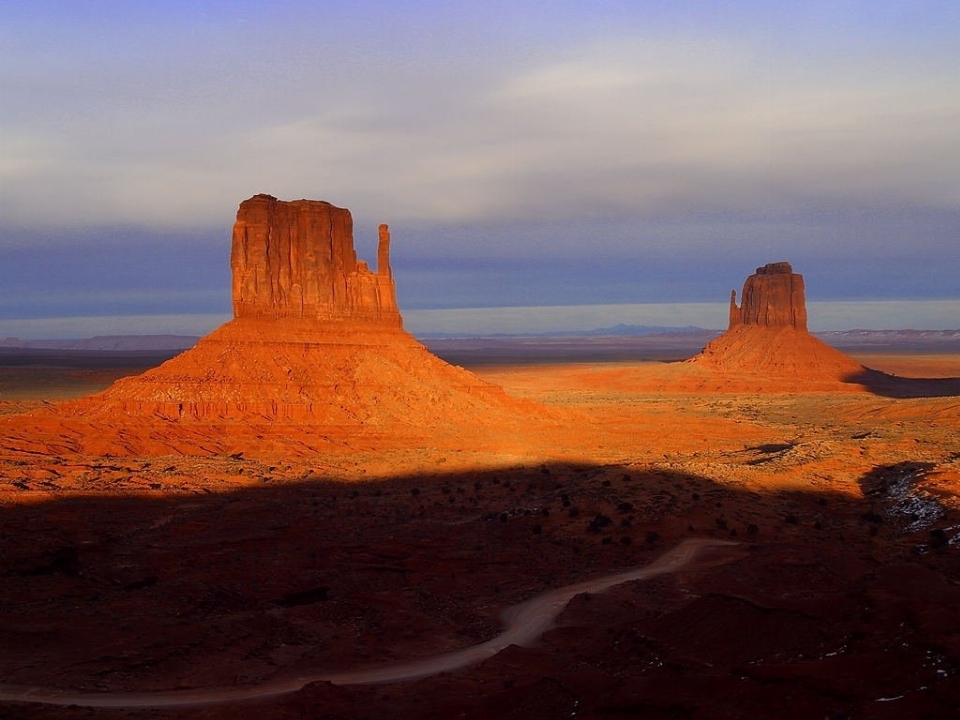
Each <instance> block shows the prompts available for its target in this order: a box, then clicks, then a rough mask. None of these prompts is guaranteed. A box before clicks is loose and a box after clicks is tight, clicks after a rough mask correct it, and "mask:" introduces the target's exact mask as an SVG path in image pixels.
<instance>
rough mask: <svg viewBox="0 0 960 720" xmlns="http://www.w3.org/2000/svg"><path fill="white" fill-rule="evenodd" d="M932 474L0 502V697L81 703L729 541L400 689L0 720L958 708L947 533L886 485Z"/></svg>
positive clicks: (437, 630)
mask: <svg viewBox="0 0 960 720" xmlns="http://www.w3.org/2000/svg"><path fill="white" fill-rule="evenodd" d="M767 449H768V450H769V451H770V452H777V451H780V450H782V448H781V447H780V446H777V447H769V448H767ZM928 470H929V468H928V467H926V466H921V465H919V464H909V467H908V465H907V464H904V465H902V466H901V465H898V466H884V467H881V468H876V469H875V470H874V471H873V472H872V473H871V474H868V476H865V477H864V478H863V480H862V483H863V487H864V490H865V492H867V495H866V498H865V499H864V500H858V499H855V498H853V497H852V496H850V495H845V494H838V493H822V492H821V493H817V492H809V493H805V492H776V491H771V492H768V493H764V494H755V493H746V492H741V491H739V490H736V489H731V488H730V487H724V486H720V485H718V484H716V483H714V482H711V481H710V480H709V479H707V478H704V477H699V476H696V475H689V474H681V473H674V472H668V471H660V470H659V469H657V468H655V467H653V468H651V467H644V468H636V467H625V466H597V465H568V464H556V465H543V466H537V467H512V468H502V469H497V470H484V471H477V472H458V473H448V474H432V475H429V476H427V475H419V476H405V477H396V478H383V479H377V480H371V481H367V482H353V483H346V482H338V481H332V480H325V479H323V478H319V477H314V478H309V479H306V480H304V481H302V482H297V483H287V484H277V483H275V482H273V481H272V480H271V479H270V478H269V477H263V478H259V479H257V478H253V479H252V480H253V481H254V482H257V483H258V484H257V485H256V486H252V487H247V488H244V489H241V490H234V491H230V492H225V493H203V492H199V493H197V492H193V493H184V494H180V495H171V494H162V493H159V492H157V493H141V494H138V495H135V496H134V495H109V494H102V495H86V496H82V497H78V496H74V497H64V498H57V499H51V500H43V501H40V502H35V503H25V504H20V505H14V506H11V505H7V506H5V507H3V508H2V509H0V648H2V652H0V683H5V684H17V685H44V686H60V687H70V688H84V689H86V690H91V691H98V690H99V691H109V690H132V689H142V690H152V689H168V688H172V687H217V686H232V685H238V684H239V685H245V684H256V683H258V682H260V681H263V680H265V679H267V678H274V677H279V676H294V675H296V674H298V673H303V672H307V671H317V670H324V669H346V668H349V667H358V666H363V665H374V664H382V663H389V662H394V661H397V660H403V659H409V658H413V657H424V656H428V655H432V654H436V653H438V652H443V651H445V650H449V649H453V648H458V647H464V646H467V645H471V644H474V643H477V642H480V641H482V640H484V639H487V638H489V637H492V636H493V635H495V634H496V633H497V631H498V627H499V612H500V610H501V609H502V608H504V607H507V606H509V605H512V604H514V603H517V602H519V601H522V600H524V599H526V598H528V597H531V596H533V595H536V594H538V593H540V592H543V591H544V590H546V589H549V588H552V587H560V586H564V585H568V584H571V583H575V582H578V581H580V580H584V579H587V578H591V577H596V576H599V575H603V574H606V573H608V572H611V571H614V570H620V569H625V568H628V567H632V566H636V565H640V564H644V563H646V562H649V561H650V560H652V559H654V558H655V557H657V556H658V555H659V554H661V553H663V552H664V551H666V550H667V549H669V548H670V547H672V546H673V545H674V544H676V543H677V542H679V541H680V540H681V539H682V538H684V537H690V536H714V537H722V538H725V539H733V540H737V541H741V542H742V543H743V545H742V547H743V557H742V558H741V559H740V560H738V561H737V562H735V563H734V564H729V565H724V566H717V567H710V566H709V563H707V565H706V566H703V567H701V568H699V569H697V570H695V571H689V572H687V571H685V572H682V573H678V574H675V575H669V576H663V577H660V578H656V579H654V580H650V581H647V582H641V583H631V584H628V585H625V586H621V587H619V588H616V589H614V590H611V591H609V592H607V593H604V594H603V595H586V596H579V597H578V598H576V599H575V600H574V601H573V602H572V603H571V605H570V606H569V607H568V608H567V610H566V611H564V613H563V614H562V615H561V617H560V620H559V622H558V627H556V628H555V629H553V630H550V631H548V632H547V634H546V635H545V636H544V638H543V640H542V642H541V643H540V644H539V645H537V646H536V647H531V648H518V647H511V648H509V649H508V650H506V651H504V652H502V653H501V654H499V655H497V656H496V657H494V658H492V659H490V660H488V661H486V662H484V663H482V664H480V665H478V666H475V667H473V668H467V669H464V670H461V671H457V672H454V673H449V674H444V675H441V676H437V677H432V678H427V679H424V680H421V681H416V682H408V683H398V684H394V685H383V686H370V687H334V686H330V685H327V684H314V685H311V686H308V687H307V688H305V689H304V690H302V691H300V692H299V693H296V694H293V695H289V696H283V697H278V698H273V699H270V700H262V701H254V702H247V703H238V704H232V705H225V706H211V707H202V708H186V709H176V710H143V711H123V710H102V709H100V710H96V711H93V710H90V711H85V710H82V709H77V708H55V707H46V706H40V705H26V704H18V703H8V704H7V705H6V706H4V707H2V708H0V710H2V714H3V716H4V717H9V718H24V719H26V718H57V719H59V718H73V717H92V716H94V714H95V716H96V717H103V718H108V719H109V718H167V717H181V718H196V719H198V720H199V719H200V718H205V719H212V718H246V717H250V718H262V717H270V718H280V719H284V718H300V717H318V716H323V717H330V718H361V717H404V718H448V717H466V718H475V719H480V718H489V717H498V718H504V719H506V718H531V717H537V718H569V717H573V716H575V717H578V718H606V717H644V718H668V717H669V718H698V719H700V718H728V717H762V716H776V717H779V718H810V717H816V718H821V717H824V716H830V713H837V714H835V715H834V716H835V717H868V716H872V717H875V718H878V720H883V719H884V718H894V717H896V718H902V717H916V718H924V717H930V718H934V717H937V718H939V717H947V716H948V715H949V714H950V712H952V710H953V709H955V707H956V704H957V702H958V701H960V689H958V687H960V684H958V683H957V678H958V673H960V616H958V615H957V613H956V608H957V606H958V604H960V587H958V585H957V582H958V580H960V562H958V560H957V557H958V556H957V553H958V548H957V546H956V540H955V539H953V538H952V537H951V533H953V532H954V531H955V530H951V529H950V528H952V527H953V526H955V525H956V524H957V522H958V518H956V517H952V516H951V515H950V514H949V513H948V512H946V511H945V512H944V513H943V514H941V515H940V516H939V517H938V518H936V519H935V520H933V521H932V524H930V525H928V526H925V527H922V528H919V529H916V530H913V531H909V532H908V531H906V530H905V528H904V527H903V526H902V525H901V524H899V523H898V522H896V521H895V519H893V518H892V516H891V515H890V514H889V513H890V509H889V507H888V505H889V502H888V501H889V492H888V491H889V488H890V486H891V484H892V483H895V482H897V481H899V479H900V478H901V477H902V476H909V477H910V478H912V479H916V478H917V477H919V476H920V474H922V473H924V472H926V471H928ZM884 479H886V485H885V486H884V485H883V482H884ZM880 488H885V489H882V490H881V489H880ZM937 531H939V532H941V533H943V535H942V536H937V535H935V533H936V532H937ZM942 537H946V541H944V542H941V541H940V539H941V538H942Z"/></svg>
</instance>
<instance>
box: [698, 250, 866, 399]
mask: <svg viewBox="0 0 960 720" xmlns="http://www.w3.org/2000/svg"><path fill="white" fill-rule="evenodd" d="M740 298H741V302H740V305H739V306H738V305H737V302H736V300H737V293H736V290H734V291H733V292H732V293H731V297H730V325H729V327H728V329H727V331H726V332H725V333H724V334H723V335H721V336H720V337H718V338H717V339H716V340H713V341H712V342H710V343H709V344H708V345H707V346H706V347H705V348H704V349H703V351H702V352H701V353H700V354H699V355H697V356H696V357H694V358H691V359H690V360H688V361H687V362H688V363H691V364H692V365H694V366H696V367H699V368H704V369H708V370H712V371H715V372H719V373H722V374H724V375H729V376H738V377H741V378H774V379H776V378H779V379H789V380H791V381H813V382H823V381H827V382H841V383H842V382H850V381H852V379H853V378H856V377H859V376H861V375H862V374H863V373H864V372H865V368H864V367H863V366H862V365H861V364H860V363H858V362H857V361H856V360H854V359H853V358H851V357H850V356H849V355H846V354H844V353H842V352H840V351H839V350H837V349H835V348H832V347H830V346H829V345H827V344H826V343H824V342H822V341H820V340H818V339H817V338H815V337H814V336H813V335H811V334H810V333H809V332H808V331H807V308H806V298H805V297H804V284H803V276H802V275H800V274H798V273H795V272H793V268H792V267H791V266H790V263H788V262H775V263H768V264H767V265H764V266H763V267H758V268H757V271H756V272H755V273H754V274H753V275H751V276H750V277H748V278H747V279H746V281H745V282H744V284H743V291H742V292H741V294H740Z"/></svg>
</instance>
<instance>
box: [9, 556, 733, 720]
mask: <svg viewBox="0 0 960 720" xmlns="http://www.w3.org/2000/svg"><path fill="white" fill-rule="evenodd" d="M734 545H737V543H734V542H729V541H724V540H713V539H707V538H697V539H688V540H684V541H683V542H682V543H680V544H679V545H678V546H677V547H676V548H674V549H673V550H670V551H669V552H667V553H666V554H664V555H663V556H661V557H660V558H659V559H657V560H656V561H655V562H653V563H651V564H650V565H646V566H644V567H641V568H637V569H635V570H629V571H627V572H623V573H618V574H615V575H607V576H605V577H600V578H596V579H594V580H588V581H586V582H582V583H577V584H576V585H568V586H566V587H562V588H558V589H556V590H550V591H548V592H545V593H543V594H542V595H538V596H537V597H535V598H533V599H531V600H528V601H527V602H524V603H521V604H519V605H514V606H513V607H510V608H508V609H507V610H506V611H505V612H504V615H503V619H504V622H505V625H506V627H505V629H504V631H503V632H502V633H501V634H500V635H498V636H497V637H495V638H493V639H491V640H487V641H486V642H484V643H480V644H479V645H473V646H471V647H468V648H464V649H463V650H457V651H455V652H451V653H446V654H444V655H436V656H434V657H428V658H423V659H421V660H413V661H410V662H403V663H398V664H395V665H383V666H380V667H372V668H366V669H359V670H351V671H348V672H343V673H328V674H317V675H305V676H301V677H297V678H291V679H287V680H275V681H271V682H267V683H263V684H262V685H254V686H250V687H221V688H206V689H194V690H164V691H154V692H106V693H91V692H81V691H75V690H59V689H56V688H45V687H29V686H23V685H4V684H0V702H27V703H42V704H48V705H77V706H80V707H91V708H93V707H112V708H146V707H175V706H186V705H212V704H218V703H228V702H236V701H240V700H252V699H263V698H269V697H275V696H277V695H286V694H288V693H294V692H297V691H298V690H300V689H301V688H303V687H304V686H305V685H308V684H310V683H314V682H328V683H332V684H334V685H372V684H378V683H391V682H400V681H403V680H415V679H417V678H423V677H427V676H429V675H436V674H438V673H442V672H447V671H449V670H456V669H458V668H463V667H467V666H468V665H473V664H476V663H479V662H482V661H483V660H486V659H487V658H489V657H492V656H494V655H496V654H497V653H498V652H500V651H501V650H503V649H504V648H507V647H509V646H510V645H526V644H529V643H531V642H533V641H534V640H536V639H537V638H539V637H540V636H541V635H542V634H543V632H544V631H545V630H546V629H547V628H548V627H549V626H550V624H551V623H552V622H553V621H554V620H555V619H556V617H557V616H558V615H559V614H560V613H561V612H562V611H563V609H564V608H565V607H566V606H567V603H569V602H570V601H571V600H572V599H573V598H574V597H576V596H577V595H579V594H580V593H585V592H592V593H596V592H602V591H604V590H607V589H608V588H611V587H613V586H614V585H619V584H621V583H625V582H630V581H632V580H646V579H649V578H652V577H656V576H657V575H664V574H666V573H671V572H675V571H677V570H680V569H681V568H684V567H687V566H690V565H691V564H692V563H693V561H694V560H696V559H698V556H701V557H702V554H703V553H702V551H703V550H705V549H709V548H714V549H716V548H720V547H730V546H734ZM734 557H735V555H734V554H729V553H727V554H724V555H723V556H720V557H714V558H713V559H712V561H711V562H710V563H709V564H718V563H719V562H726V561H729V560H731V559H734Z"/></svg>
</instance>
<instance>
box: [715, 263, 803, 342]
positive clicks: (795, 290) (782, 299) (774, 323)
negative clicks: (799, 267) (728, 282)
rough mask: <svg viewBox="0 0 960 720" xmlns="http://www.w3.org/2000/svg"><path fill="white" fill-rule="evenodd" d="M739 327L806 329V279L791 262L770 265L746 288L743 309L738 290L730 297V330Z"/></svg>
mask: <svg viewBox="0 0 960 720" xmlns="http://www.w3.org/2000/svg"><path fill="white" fill-rule="evenodd" d="M737 325H758V326H760V327H770V328H775V327H792V328H795V329H797V330H806V329H807V307H806V299H805V297H804V292H803V275H799V274H797V273H795V272H793V268H792V267H790V263H788V262H776V263H768V264H767V265H764V266H763V267H759V268H757V271H756V273H754V274H753V275H751V276H750V277H748V278H747V280H746V282H744V284H743V293H742V294H741V298H740V306H739V307H738V306H737V293H736V290H734V291H733V293H732V294H731V296H730V329H733V328H734V327H736V326H737Z"/></svg>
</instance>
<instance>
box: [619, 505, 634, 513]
mask: <svg viewBox="0 0 960 720" xmlns="http://www.w3.org/2000/svg"><path fill="white" fill-rule="evenodd" d="M632 510H633V503H630V502H622V503H619V504H618V505H617V512H619V513H623V514H624V515H626V514H627V513H628V512H631V511H632Z"/></svg>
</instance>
